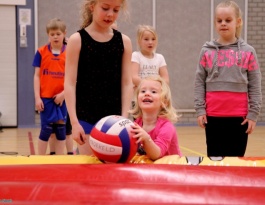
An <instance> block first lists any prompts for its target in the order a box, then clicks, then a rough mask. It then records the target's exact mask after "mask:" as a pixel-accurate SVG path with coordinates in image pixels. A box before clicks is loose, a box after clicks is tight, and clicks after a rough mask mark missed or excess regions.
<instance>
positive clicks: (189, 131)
mask: <svg viewBox="0 0 265 205" xmlns="http://www.w3.org/2000/svg"><path fill="white" fill-rule="evenodd" d="M176 129H177V133H178V140H179V144H180V149H181V151H182V154H183V156H206V144H205V133H204V129H202V128H200V127H198V126H177V127H176ZM38 135H39V128H3V129H2V130H1V131H0V155H1V154H2V155H3V154H5V155H6V154H10V155H12V154H16V153H17V154H18V155H36V154H37V141H38ZM74 147H76V144H75V145H74ZM47 152H48V150H47ZM245 156H246V157H252V156H265V126H256V128H255V130H254V132H253V133H252V134H251V135H249V141H248V146H247V150H246V154H245Z"/></svg>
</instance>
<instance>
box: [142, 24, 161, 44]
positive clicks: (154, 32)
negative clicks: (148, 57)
mask: <svg viewBox="0 0 265 205" xmlns="http://www.w3.org/2000/svg"><path fill="white" fill-rule="evenodd" d="M145 31H149V32H150V33H152V34H153V35H154V36H155V38H156V41H158V35H157V32H156V30H155V28H154V27H152V26H150V25H138V28H137V42H138V46H139V48H140V41H141V40H142V37H143V34H144V32H145Z"/></svg>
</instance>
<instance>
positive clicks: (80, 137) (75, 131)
mask: <svg viewBox="0 0 265 205" xmlns="http://www.w3.org/2000/svg"><path fill="white" fill-rule="evenodd" d="M72 136H73V139H74V140H75V141H76V142H77V143H78V144H80V145H83V144H85V142H86V140H87V137H86V134H85V131H84V129H83V127H82V126H81V125H80V124H79V123H78V124H73V125H72Z"/></svg>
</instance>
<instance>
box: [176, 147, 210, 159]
mask: <svg viewBox="0 0 265 205" xmlns="http://www.w3.org/2000/svg"><path fill="white" fill-rule="evenodd" d="M180 148H181V149H183V150H186V151H188V152H191V153H193V154H196V155H198V156H202V157H207V156H206V155H205V154H202V153H200V152H195V151H193V150H191V149H188V148H186V147H183V146H180Z"/></svg>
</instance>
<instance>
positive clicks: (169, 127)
mask: <svg viewBox="0 0 265 205" xmlns="http://www.w3.org/2000/svg"><path fill="white" fill-rule="evenodd" d="M135 122H136V123H137V124H138V125H140V126H141V127H142V126H143V120H142V118H138V119H136V120H135ZM148 134H149V135H150V136H151V138H152V140H153V141H154V142H155V144H156V145H157V146H158V147H159V148H160V151H161V152H160V158H161V157H164V156H166V155H176V154H177V155H179V156H181V152H180V149H179V144H178V138H177V131H176V128H175V126H174V125H173V123H172V122H170V121H169V120H167V119H165V118H161V117H159V118H158V119H157V122H156V126H155V128H154V129H153V130H151V131H150V132H148Z"/></svg>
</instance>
